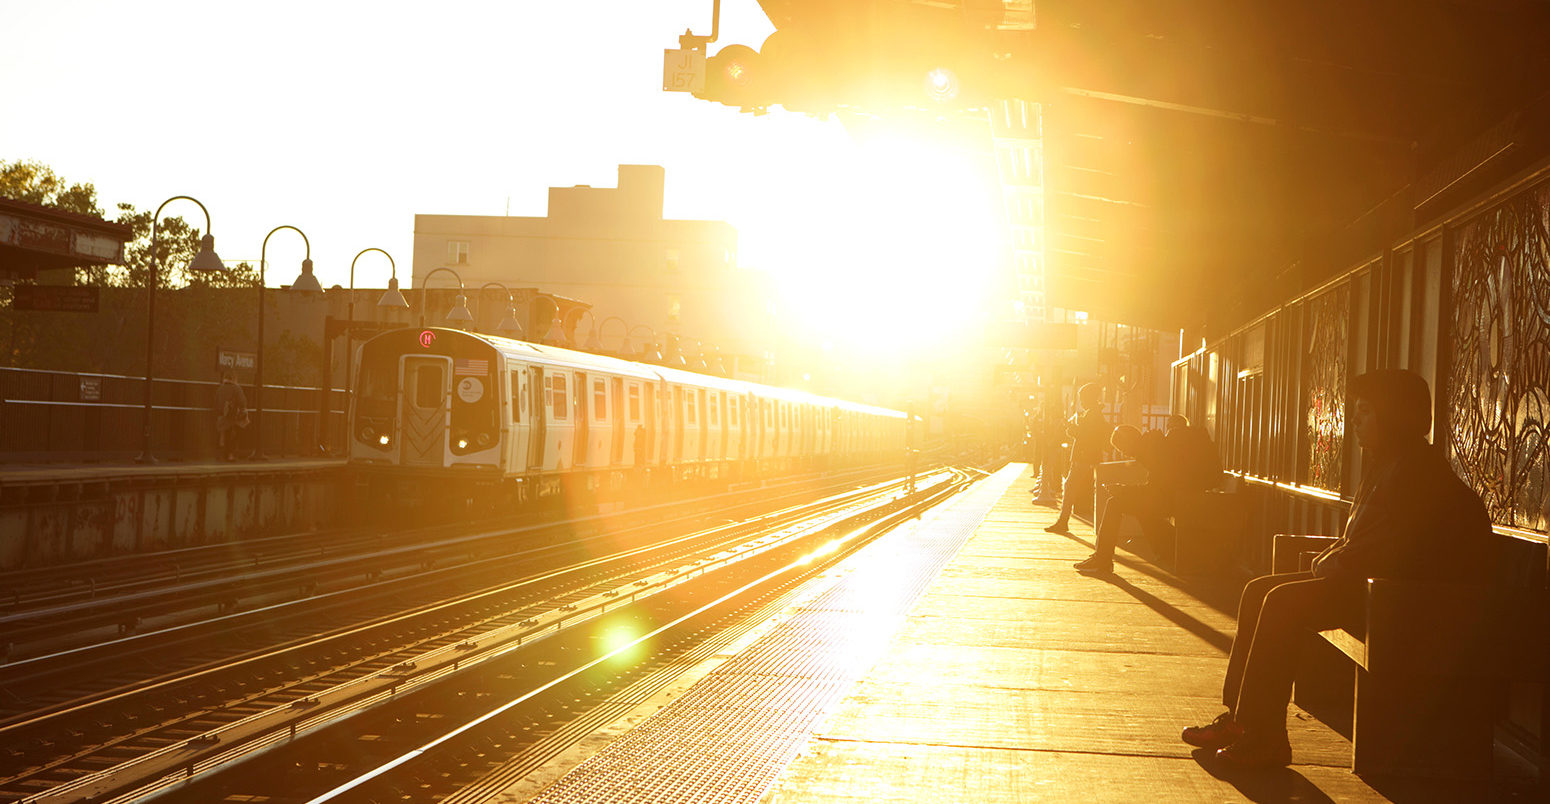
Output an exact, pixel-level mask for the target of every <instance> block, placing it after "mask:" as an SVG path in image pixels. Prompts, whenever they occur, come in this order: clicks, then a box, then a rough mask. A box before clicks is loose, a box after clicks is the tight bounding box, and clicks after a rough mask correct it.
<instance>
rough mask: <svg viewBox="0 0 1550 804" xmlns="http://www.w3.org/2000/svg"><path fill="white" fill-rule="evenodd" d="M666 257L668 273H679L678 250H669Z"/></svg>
mask: <svg viewBox="0 0 1550 804" xmlns="http://www.w3.org/2000/svg"><path fill="white" fill-rule="evenodd" d="M666 256H667V272H668V273H670V274H676V273H678V249H676V248H670V249H668V250H667V254H666Z"/></svg>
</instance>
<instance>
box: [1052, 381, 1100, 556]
mask: <svg viewBox="0 0 1550 804" xmlns="http://www.w3.org/2000/svg"><path fill="white" fill-rule="evenodd" d="M1102 391H1103V389H1102V388H1101V387H1100V386H1099V385H1098V384H1097V383H1095V382H1090V383H1088V384H1086V385H1084V386H1082V387H1081V388H1079V389H1077V392H1076V401H1077V405H1078V407H1079V408H1080V409H1081V410H1080V412H1079V413H1077V414H1076V415H1075V416H1072V417H1071V423H1070V424H1069V425H1068V426H1067V427H1066V433H1067V434H1068V435H1070V436H1071V469H1070V470H1069V471H1067V472H1066V485H1065V489H1064V490H1063V491H1062V492H1061V495H1060V516H1059V517H1058V518H1057V519H1056V520H1055V522H1054V523H1053V524H1051V525H1050V526H1049V527H1047V528H1045V530H1047V531H1049V532H1050V533H1069V532H1070V522H1071V507H1072V504H1073V503H1075V502H1076V499H1077V498H1078V497H1080V496H1082V495H1084V494H1085V495H1087V496H1088V497H1091V496H1092V493H1093V468H1094V467H1096V466H1097V465H1098V460H1099V459H1100V458H1102V457H1103V445H1104V444H1105V443H1107V442H1108V440H1109V430H1110V429H1112V428H1110V427H1109V423H1108V422H1107V421H1105V420H1104V418H1103V410H1102V409H1101V407H1100V406H1101V404H1102V399H1101V394H1102Z"/></svg>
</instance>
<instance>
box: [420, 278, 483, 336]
mask: <svg viewBox="0 0 1550 804" xmlns="http://www.w3.org/2000/svg"><path fill="white" fill-rule="evenodd" d="M442 271H446V272H447V273H449V274H452V276H454V277H456V278H457V298H455V299H453V300H452V309H451V310H449V311H447V321H448V322H449V323H451V324H452V325H453V326H454V327H457V328H459V329H461V328H462V326H463V325H465V324H467V323H468V322H470V321H473V320H474V315H473V313H470V312H468V297H467V296H466V295H464V288H463V276H462V275H461V274H459V273H458V272H457V271H454V270H452V269H451V268H448V267H446V266H445V265H443V266H441V267H440V268H432V269H431V272H430V273H428V274H426V275H425V278H424V279H421V280H420V326H422V327H423V326H425V305H426V304H428V303H429V301H428V300H429V298H430V296H429V288H428V287H427V284H428V283H429V282H430V281H431V277H433V276H435V275H436V274H438V273H440V272H442Z"/></svg>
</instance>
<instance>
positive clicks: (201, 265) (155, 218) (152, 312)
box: [136, 195, 226, 463]
mask: <svg viewBox="0 0 1550 804" xmlns="http://www.w3.org/2000/svg"><path fill="white" fill-rule="evenodd" d="M173 201H193V202H194V203H195V204H199V211H201V212H203V213H204V214H205V233H204V237H201V238H200V239H199V251H198V252H197V253H196V254H194V259H193V260H192V261H191V262H189V264H188V269H189V270H190V271H198V272H201V273H203V272H213V271H224V270H226V265H225V263H222V262H221V258H220V256H219V255H217V254H216V253H215V236H214V235H212V234H210V210H208V209H205V205H204V204H202V203H200V202H199V199H197V198H194V197H192V196H187V195H175V196H173V197H171V198H169V199H167V200H166V201H163V202H161V206H159V207H157V208H156V214H155V215H152V216H151V275H150V277H148V278H147V279H146V284H145V413H144V414H143V416H142V422H141V424H142V426H143V429H144V433H143V435H142V441H141V443H140V456H139V457H138V458H137V459H136V460H138V461H139V462H140V463H155V462H156V456H155V455H154V454H153V453H152V452H151V384H152V383H153V382H154V380H155V378H156V371H155V366H156V364H155V360H156V286H157V285H158V284H160V282H159V281H158V280H159V276H158V274H157V271H156V240H157V236H158V235H159V234H160V232H161V229H160V221H161V212H162V210H163V209H166V208H167V205H168V204H170V203H172V202H173Z"/></svg>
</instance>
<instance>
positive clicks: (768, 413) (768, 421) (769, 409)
mask: <svg viewBox="0 0 1550 804" xmlns="http://www.w3.org/2000/svg"><path fill="white" fill-rule="evenodd" d="M764 426H765V427H774V426H775V403H774V402H766V403H765V404H764Z"/></svg>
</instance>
